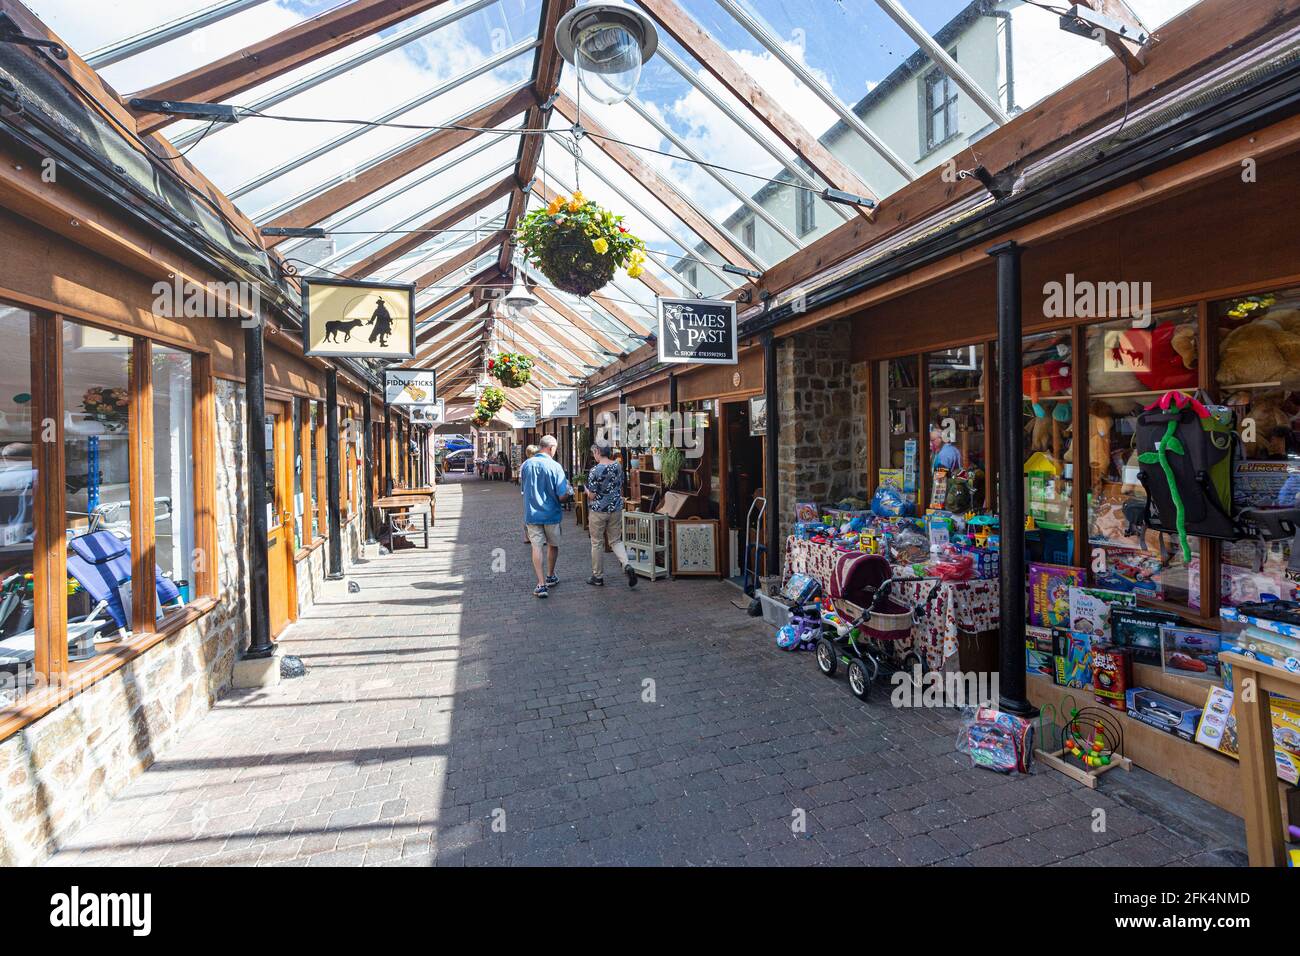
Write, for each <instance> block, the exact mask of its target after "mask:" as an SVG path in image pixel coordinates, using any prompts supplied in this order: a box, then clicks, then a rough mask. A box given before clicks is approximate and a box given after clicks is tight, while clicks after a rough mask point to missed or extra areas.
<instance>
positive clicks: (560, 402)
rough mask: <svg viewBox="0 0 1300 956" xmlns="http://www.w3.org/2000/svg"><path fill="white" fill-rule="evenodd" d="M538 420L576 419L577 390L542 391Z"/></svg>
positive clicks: (555, 389) (554, 389) (548, 389)
mask: <svg viewBox="0 0 1300 956" xmlns="http://www.w3.org/2000/svg"><path fill="white" fill-rule="evenodd" d="M538 417H539V418H577V417H578V390H577V389H576V388H544V389H542V408H541V411H540V412H539V413H538Z"/></svg>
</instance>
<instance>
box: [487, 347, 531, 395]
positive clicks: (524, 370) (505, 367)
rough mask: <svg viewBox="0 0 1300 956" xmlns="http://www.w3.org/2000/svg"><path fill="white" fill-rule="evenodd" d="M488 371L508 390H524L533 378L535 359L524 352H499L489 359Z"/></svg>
mask: <svg viewBox="0 0 1300 956" xmlns="http://www.w3.org/2000/svg"><path fill="white" fill-rule="evenodd" d="M487 370H488V374H489V375H491V376H493V377H494V378H496V379H497V380H498V381H499V382H500V383H501V384H502V385H504V386H505V387H506V388H522V387H523V386H524V385H527V384H528V380H529V379H530V378H532V377H533V359H532V356H530V355H525V354H524V353H523V352H498V353H497V354H496V356H495V357H494V358H490V359H488V363H487Z"/></svg>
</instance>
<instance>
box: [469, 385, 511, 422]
mask: <svg viewBox="0 0 1300 956" xmlns="http://www.w3.org/2000/svg"><path fill="white" fill-rule="evenodd" d="M505 403H506V393H505V392H503V391H501V389H499V388H497V387H496V386H495V385H489V386H487V387H486V388H485V389H483V394H482V395H480V396H479V398H478V405H481V406H483V408H485V409H487V412H488V414H489V415H495V414H496V413H497V412H499V411H501V406H503V405H504V404H505ZM475 407H477V406H475Z"/></svg>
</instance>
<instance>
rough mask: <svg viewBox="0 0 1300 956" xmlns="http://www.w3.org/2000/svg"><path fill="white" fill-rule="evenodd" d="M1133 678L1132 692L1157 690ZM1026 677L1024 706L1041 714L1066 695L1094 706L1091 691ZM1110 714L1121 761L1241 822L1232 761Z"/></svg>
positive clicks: (1242, 797) (1239, 784)
mask: <svg viewBox="0 0 1300 956" xmlns="http://www.w3.org/2000/svg"><path fill="white" fill-rule="evenodd" d="M1138 666H1143V665H1138ZM1144 669H1145V670H1146V671H1151V670H1155V671H1159V668H1151V667H1145V668H1144ZM1137 673H1138V672H1137V671H1136V670H1135V672H1134V685H1135V686H1138V687H1149V688H1151V689H1152V690H1158V689H1160V688H1159V687H1158V686H1156V682H1155V681H1151V682H1149V683H1148V682H1144V681H1142V680H1139V679H1138V677H1137ZM1026 677H1027V680H1026V681H1025V684H1026V692H1027V694H1028V697H1029V702H1030V703H1032V704H1033V705H1034V706H1035V707H1039V708H1041V707H1043V706H1044V705H1045V704H1051V705H1052V706H1053V707H1056V708H1058V709H1059V707H1060V704H1061V699H1062V698H1063V697H1064V696H1065V695H1066V694H1070V695H1072V696H1073V697H1074V699H1075V700H1076V701H1078V703H1079V706H1083V705H1085V704H1093V703H1095V701H1094V699H1093V696H1092V692H1091V691H1088V690H1079V689H1077V688H1068V687H1061V686H1058V685H1057V684H1056V683H1055V682H1053V681H1052V680H1051V678H1048V677H1045V676H1043V675H1041V674H1027V675H1026ZM1170 679H1171V680H1175V681H1178V682H1179V683H1180V684H1183V683H1188V681H1186V680H1184V679H1183V678H1170ZM1209 692H1210V685H1209V684H1208V683H1207V684H1205V692H1204V694H1203V695H1202V697H1201V699H1200V701H1198V702H1197V703H1201V704H1203V703H1204V702H1205V697H1208V696H1209ZM1161 693H1169V694H1170V696H1171V697H1173V696H1179V695H1178V694H1177V693H1176V692H1170V691H1165V690H1161ZM1183 696H1185V694H1184V695H1183ZM1189 703H1190V701H1189ZM1111 713H1112V714H1113V715H1114V717H1115V719H1116V720H1117V721H1118V722H1119V724H1120V726H1121V727H1123V729H1124V756H1126V757H1128V758H1129V759H1130V760H1132V761H1133V763H1134V764H1135V765H1136V766H1138V767H1141V768H1142V769H1143V770H1147V771H1150V772H1151V773H1154V774H1155V775H1156V776H1157V777H1163V778H1164V779H1166V780H1168V781H1169V782H1170V783H1173V784H1175V785H1177V786H1179V787H1182V788H1183V789H1184V790H1186V791H1188V792H1189V793H1194V794H1196V795H1197V796H1198V797H1200V798H1201V799H1202V800H1207V801H1209V802H1210V803H1212V804H1214V805H1215V806H1216V807H1220V808H1222V809H1224V810H1227V811H1228V812H1229V813H1231V814H1233V815H1235V816H1239V817H1244V816H1245V812H1246V788H1245V781H1244V779H1243V775H1242V773H1241V769H1240V768H1239V767H1238V765H1237V761H1235V760H1233V759H1232V758H1231V757H1228V756H1225V755H1224V754H1221V753H1218V752H1217V751H1214V750H1211V749H1210V748H1209V747H1205V746H1202V745H1201V744H1198V743H1195V742H1193V741H1188V740H1183V739H1182V738H1181V737H1175V736H1174V735H1173V734H1167V733H1165V732H1164V731H1163V730H1157V729H1156V728H1155V727H1152V726H1151V725H1149V724H1144V723H1142V721H1140V720H1135V719H1134V718H1132V717H1130V716H1129V715H1128V714H1125V713H1121V712H1119V711H1117V710H1116V711H1111ZM1277 786H1278V795H1279V797H1280V798H1281V799H1283V800H1284V801H1285V793H1286V791H1287V789H1288V787H1287V785H1286V784H1285V783H1283V782H1281V781H1278V784H1277ZM1284 805H1285V803H1284Z"/></svg>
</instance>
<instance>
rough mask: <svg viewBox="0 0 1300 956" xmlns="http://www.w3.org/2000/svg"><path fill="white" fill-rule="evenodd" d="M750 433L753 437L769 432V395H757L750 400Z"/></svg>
mask: <svg viewBox="0 0 1300 956" xmlns="http://www.w3.org/2000/svg"><path fill="white" fill-rule="evenodd" d="M749 434H750V436H751V437H758V436H759V435H766V434H767V397H766V396H765V395H755V396H753V397H752V398H750V400H749Z"/></svg>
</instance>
